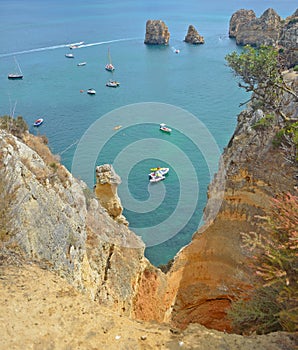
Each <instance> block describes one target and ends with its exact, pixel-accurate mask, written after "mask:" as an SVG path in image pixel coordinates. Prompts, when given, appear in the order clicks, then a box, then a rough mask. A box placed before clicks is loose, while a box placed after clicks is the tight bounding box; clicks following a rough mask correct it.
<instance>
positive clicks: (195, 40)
mask: <svg viewBox="0 0 298 350" xmlns="http://www.w3.org/2000/svg"><path fill="white" fill-rule="evenodd" d="M184 41H185V42H186V43H190V44H193V45H198V44H204V42H205V40H204V37H202V36H201V35H200V34H199V33H198V31H197V30H196V28H195V27H194V26H193V25H190V26H189V27H188V30H187V34H186V36H185V38H184Z"/></svg>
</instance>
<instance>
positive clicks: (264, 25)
mask: <svg viewBox="0 0 298 350" xmlns="http://www.w3.org/2000/svg"><path fill="white" fill-rule="evenodd" d="M281 21H282V19H281V18H280V16H279V15H278V14H277V13H276V12H275V11H274V10H273V9H268V10H266V11H265V12H264V13H263V14H262V16H261V17H260V18H256V17H255V14H254V12H253V11H252V10H250V11H245V10H240V11H239V12H238V11H237V12H236V13H234V14H233V16H232V18H231V20H230V30H229V36H230V37H235V38H236V43H237V44H238V45H252V46H261V45H266V46H277V45H278V41H279V36H280V31H281V28H282V23H281Z"/></svg>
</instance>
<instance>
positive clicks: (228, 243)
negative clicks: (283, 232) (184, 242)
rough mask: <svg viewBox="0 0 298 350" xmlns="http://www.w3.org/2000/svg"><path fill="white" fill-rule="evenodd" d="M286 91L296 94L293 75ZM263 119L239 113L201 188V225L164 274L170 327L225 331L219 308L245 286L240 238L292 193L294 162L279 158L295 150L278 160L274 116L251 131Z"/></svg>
mask: <svg viewBox="0 0 298 350" xmlns="http://www.w3.org/2000/svg"><path fill="white" fill-rule="evenodd" d="M292 86H293V87H294V89H295V90H296V92H297V91H298V77H297V75H296V79H295V81H294V82H293V83H292ZM283 103H284V111H285V113H286V115H287V117H288V118H295V117H297V110H298V102H297V101H296V102H295V101H294V99H293V98H292V97H291V96H290V95H285V96H284V102H283ZM267 113H271V114H272V113H273V114H274V111H263V110H261V109H258V108H257V107H254V106H253V105H250V106H249V107H248V109H247V110H245V111H243V112H242V113H240V115H239V117H238V125H237V128H236V131H235V133H234V135H233V137H232V139H231V141H230V143H229V145H228V147H227V148H226V149H225V151H224V153H223V157H222V159H221V164H220V167H219V173H218V174H217V175H216V176H215V178H214V180H213V182H212V184H211V185H210V187H209V191H208V195H209V200H208V204H207V207H206V210H205V216H206V222H207V224H206V226H205V227H203V228H201V229H200V230H199V231H198V232H196V233H195V234H194V236H193V239H192V242H191V243H190V244H189V245H188V246H186V247H185V248H184V249H182V250H181V251H180V252H179V253H178V254H177V256H176V257H175V260H174V263H173V266H172V268H171V270H170V272H169V273H168V275H167V276H168V284H167V291H166V293H165V295H164V305H165V319H166V320H168V321H171V322H172V323H173V324H174V325H176V326H177V327H182V328H183V327H185V326H186V325H188V324H189V323H201V324H203V325H205V326H207V327H208V328H215V329H219V330H224V329H225V330H230V325H229V322H228V321H227V319H226V318H225V315H226V310H227V308H228V307H229V305H230V302H231V301H232V300H233V299H234V298H235V297H236V296H239V295H240V294H241V293H242V292H243V291H244V290H247V288H250V287H251V283H252V279H251V276H252V273H251V271H249V269H248V267H247V266H248V264H247V259H249V252H248V251H246V250H245V249H244V248H243V246H242V244H241V236H240V233H241V232H250V231H255V232H262V221H260V219H258V217H259V216H262V215H266V214H267V213H268V210H269V207H270V200H271V199H272V198H273V197H274V196H275V195H276V194H278V193H281V192H292V193H295V191H296V188H297V173H298V169H297V162H296V163H291V162H290V161H289V160H287V159H289V158H288V155H289V154H291V155H292V156H294V155H295V153H293V152H295V150H292V149H291V148H289V149H287V155H286V154H285V149H282V148H278V147H277V148H275V147H274V146H273V144H272V141H273V138H274V136H275V135H276V133H277V131H278V130H280V128H281V127H282V126H283V125H284V122H283V121H282V120H280V119H279V118H276V119H275V122H272V123H270V124H268V125H267V126H266V127H265V126H260V127H257V125H258V121H260V120H261V119H262V118H264V117H265V115H266V114H267ZM285 147H286V146H285ZM220 181H225V189H224V193H223V201H222V205H221V209H220V211H219V213H218V215H217V216H216V218H215V220H213V221H212V222H210V221H209V218H210V217H212V216H211V215H210V213H212V210H213V208H212V206H213V203H214V199H215V201H217V200H218V198H219V195H218V189H219V188H220V187H221V186H220V184H219V182H220Z"/></svg>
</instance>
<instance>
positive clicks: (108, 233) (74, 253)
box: [0, 130, 154, 315]
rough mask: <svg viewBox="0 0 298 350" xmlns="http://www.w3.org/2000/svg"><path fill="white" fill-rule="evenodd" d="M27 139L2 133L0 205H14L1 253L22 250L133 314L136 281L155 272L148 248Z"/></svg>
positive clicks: (45, 151) (100, 298)
mask: <svg viewBox="0 0 298 350" xmlns="http://www.w3.org/2000/svg"><path fill="white" fill-rule="evenodd" d="M24 139H25V142H26V144H25V143H24V142H22V141H21V140H19V139H17V138H16V137H14V136H12V135H11V134H8V133H7V132H5V131H3V130H0V147H1V153H0V172H1V174H0V175H1V177H0V178H1V186H2V187H1V188H2V197H1V198H2V200H3V198H4V199H5V198H6V201H7V200H9V210H5V211H7V212H8V211H9V213H7V215H8V217H9V219H10V220H8V219H7V220H8V221H9V224H10V231H9V233H8V235H7V239H6V242H4V246H5V247H11V246H17V247H19V249H21V250H22V251H23V252H24V253H25V254H26V255H27V256H28V258H31V259H36V260H38V261H44V262H45V263H46V264H48V266H49V268H51V269H52V270H54V271H56V272H57V273H58V274H60V275H61V276H64V277H65V278H66V279H67V280H68V281H69V282H70V283H71V284H73V285H74V286H75V287H76V288H78V289H79V290H81V291H84V292H85V293H86V294H87V295H89V297H90V298H91V299H92V300H97V301H98V302H100V303H101V304H103V305H107V306H109V307H111V309H115V310H118V311H119V312H121V313H123V314H126V315H130V314H131V312H132V303H133V299H134V297H135V295H136V293H137V290H138V281H139V280H140V279H141V276H142V273H143V271H144V270H145V269H146V268H147V267H148V266H151V265H150V264H149V262H148V261H147V259H145V258H144V244H143V242H142V241H141V240H140V238H138V237H137V236H136V235H135V234H134V233H133V232H131V231H130V230H129V229H128V228H127V226H125V225H122V224H119V223H117V222H115V220H113V219H112V218H111V217H110V216H109V215H108V213H107V212H106V210H105V209H104V208H103V207H102V206H101V205H100V203H99V202H98V200H97V199H96V198H95V197H94V195H93V193H92V191H90V190H89V189H88V188H87V186H86V185H85V184H84V183H83V182H81V181H78V180H76V179H75V178H74V177H73V176H72V175H71V174H70V173H69V172H68V171H67V170H66V169H65V168H64V167H63V166H62V165H60V164H59V163H58V162H57V161H56V160H55V158H54V157H53V155H52V154H51V153H50V151H49V149H48V148H47V146H46V145H44V144H43V143H42V142H40V139H39V138H38V137H35V136H33V135H30V134H28V135H26V136H25V137H24ZM28 145H30V147H29V146H28ZM35 150H36V151H35ZM3 188H4V189H5V191H6V192H5V191H4V192H5V193H4V192H3ZM3 196H4V197H3ZM1 203H2V205H3V201H2V202H1V201H0V205H1ZM2 209H3V208H2ZM4 209H5V208H4ZM1 212H2V211H1ZM1 219H2V220H3V218H1ZM152 269H154V268H153V267H152Z"/></svg>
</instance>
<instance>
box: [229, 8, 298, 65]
mask: <svg viewBox="0 0 298 350" xmlns="http://www.w3.org/2000/svg"><path fill="white" fill-rule="evenodd" d="M229 36H230V37H231V38H235V39H236V43H237V44H238V45H251V46H256V47H259V46H261V45H265V46H274V47H277V48H280V49H282V50H283V51H284V53H283V56H284V59H285V62H287V65H286V66H287V67H292V66H294V65H296V64H297V63H298V53H297V52H298V40H297V37H298V10H296V12H295V13H294V14H293V15H292V16H290V17H287V18H286V19H285V20H283V19H282V18H281V17H280V16H279V15H278V14H277V13H276V12H275V11H274V10H273V9H271V8H269V9H267V10H266V11H265V12H264V13H263V14H262V16H261V17H260V18H257V17H256V15H255V13H254V11H252V10H244V9H241V10H238V11H236V12H235V13H234V14H233V15H232V17H231V19H230V25H229Z"/></svg>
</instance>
